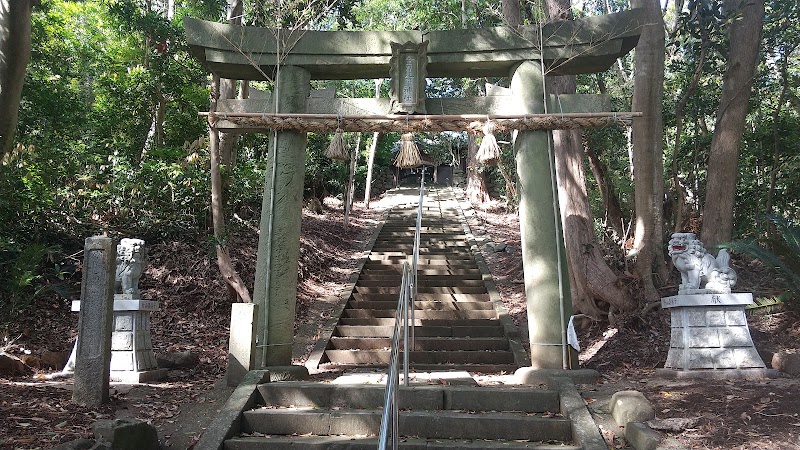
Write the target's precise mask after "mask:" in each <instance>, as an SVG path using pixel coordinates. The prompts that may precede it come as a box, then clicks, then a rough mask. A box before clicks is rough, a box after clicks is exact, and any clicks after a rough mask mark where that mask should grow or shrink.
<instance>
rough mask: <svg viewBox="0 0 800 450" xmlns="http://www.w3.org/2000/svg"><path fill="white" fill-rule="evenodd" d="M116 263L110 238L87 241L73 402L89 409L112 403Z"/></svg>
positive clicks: (76, 348)
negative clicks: (109, 385) (112, 342)
mask: <svg viewBox="0 0 800 450" xmlns="http://www.w3.org/2000/svg"><path fill="white" fill-rule="evenodd" d="M115 259H116V248H115V247H114V244H113V242H112V240H111V239H110V238H107V237H100V236H95V237H90V238H86V243H85V245H84V255H83V279H82V280H81V301H82V302H83V305H84V308H83V309H82V310H81V312H80V315H79V316H78V341H77V342H76V347H75V355H76V359H75V385H74V388H73V391H72V401H73V402H76V403H80V404H84V405H88V406H97V405H100V404H103V403H106V402H108V384H109V366H110V363H111V325H112V321H113V303H114V261H115Z"/></svg>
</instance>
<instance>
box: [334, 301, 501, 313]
mask: <svg viewBox="0 0 800 450" xmlns="http://www.w3.org/2000/svg"><path fill="white" fill-rule="evenodd" d="M347 307H348V308H352V309H391V310H395V309H397V300H394V301H358V300H350V302H348V303H347ZM414 309H415V310H417V311H474V310H494V305H493V304H491V303H489V302H453V301H437V302H414Z"/></svg>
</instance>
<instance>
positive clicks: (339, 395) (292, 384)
mask: <svg viewBox="0 0 800 450" xmlns="http://www.w3.org/2000/svg"><path fill="white" fill-rule="evenodd" d="M258 391H259V393H260V394H261V398H262V399H263V404H264V405H267V406H269V407H315V408H339V409H342V408H355V409H382V408H383V402H384V394H385V386H384V385H383V384H335V383H315V382H309V381H284V382H280V383H264V384H261V385H259V386H258ZM398 395H399V401H400V409H412V410H425V411H439V410H456V411H495V412H496V411H506V412H509V411H514V412H529V413H545V412H551V413H556V412H558V410H559V408H560V404H559V398H558V392H557V391H553V390H549V389H539V388H537V387H532V386H458V385H441V384H437V385H413V384H412V385H411V386H402V385H401V386H399V390H398Z"/></svg>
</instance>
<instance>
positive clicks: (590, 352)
mask: <svg viewBox="0 0 800 450" xmlns="http://www.w3.org/2000/svg"><path fill="white" fill-rule="evenodd" d="M618 331H619V330H618V329H616V328H609V329H608V330H606V331H604V332H603V337H602V338H600V339H598V340H596V341H594V342H593V343H592V345H590V346H589V347H587V348H586V350H584V351H582V352H581V354H580V356H579V357H578V359H579V360H580V362H581V364H586V363H587V362H589V361H590V360H591V359H592V358H593V357H594V355H596V354H597V352H599V351H600V349H601V348H603V346H604V345H606V342H608V341H609V340H611V338H613V337H614V336H615V335H616V334H617V332H618Z"/></svg>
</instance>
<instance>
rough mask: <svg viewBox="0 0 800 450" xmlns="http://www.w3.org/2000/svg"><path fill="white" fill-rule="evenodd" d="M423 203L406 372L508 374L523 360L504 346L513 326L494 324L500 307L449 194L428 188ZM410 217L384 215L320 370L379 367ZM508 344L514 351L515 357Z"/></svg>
mask: <svg viewBox="0 0 800 450" xmlns="http://www.w3.org/2000/svg"><path fill="white" fill-rule="evenodd" d="M423 205H424V212H423V220H422V229H421V241H420V256H419V257H420V259H419V261H418V267H419V272H418V273H419V275H418V284H419V286H418V289H417V297H416V301H415V302H414V306H415V311H414V321H413V326H414V336H415V339H414V346H413V347H412V349H411V353H410V361H411V366H412V368H413V369H414V370H417V371H431V370H433V371H440V370H466V371H471V372H502V371H505V372H513V371H514V370H515V369H517V368H518V367H519V366H520V365H524V364H525V363H526V362H527V361H525V358H526V355H525V352H524V350H522V349H521V346H519V344H517V343H516V342H512V341H513V340H514V337H515V335H516V329H515V328H514V327H513V324H510V321H505V322H504V321H502V320H501V317H500V314H498V307H499V309H500V311H501V312H502V307H501V306H499V304H497V302H496V301H493V299H492V298H491V295H490V293H489V290H487V283H486V282H485V281H484V280H485V279H490V276H489V274H488V273H487V271H486V269H485V266H484V267H483V270H482V268H481V267H480V266H479V264H478V261H476V259H475V256H474V255H473V253H472V251H471V250H470V243H469V241H468V239H467V234H466V232H465V228H464V225H463V221H462V216H461V212H460V209H459V208H458V204H457V202H456V200H455V198H454V196H453V194H452V192H451V191H450V190H449V189H437V190H429V191H428V193H427V195H426V198H425V201H424V202H423ZM416 215H417V207H416V205H411V206H407V207H396V208H394V209H392V210H391V211H390V212H389V214H388V216H387V218H386V221H385V223H384V225H383V227H382V228H381V230H380V232H379V234H378V236H377V239H376V241H375V243H374V246H373V248H372V251H371V253H370V255H369V257H368V259H367V261H366V262H365V263H364V266H363V269H362V271H361V273H360V275H359V277H358V280H357V282H356V284H355V287H354V289H353V291H352V293H351V294H350V297H349V299H348V301H347V304H346V305H345V307H344V309H343V311H342V314H341V316H340V319H339V322H338V323H337V324H336V326H335V328H334V330H333V333H332V335H331V338H330V340H329V342H328V344H327V346H326V347H325V351H324V355H323V356H322V358H321V360H320V368H323V369H337V368H339V369H349V368H382V369H383V368H385V367H386V366H387V364H388V362H389V353H390V349H391V336H392V331H393V328H394V322H395V320H394V316H395V309H396V307H397V299H398V296H399V291H400V282H401V274H402V267H403V263H404V262H405V261H409V262H410V260H411V258H410V256H409V255H411V254H412V253H413V244H414V232H415V226H416ZM492 286H493V284H492ZM509 338H511V340H512V341H510V339H509ZM512 347H514V348H516V349H518V351H517V352H516V354H515V352H514V351H512V350H513V348H512Z"/></svg>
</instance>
